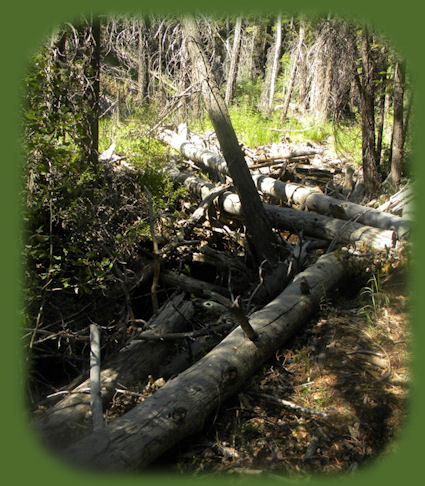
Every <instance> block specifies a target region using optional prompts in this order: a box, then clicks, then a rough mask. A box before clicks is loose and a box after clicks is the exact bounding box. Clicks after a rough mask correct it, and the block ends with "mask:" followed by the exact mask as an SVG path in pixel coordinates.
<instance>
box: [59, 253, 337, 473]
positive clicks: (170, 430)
mask: <svg viewBox="0 0 425 486" xmlns="http://www.w3.org/2000/svg"><path fill="white" fill-rule="evenodd" d="M343 274H344V265H343V264H342V262H341V261H339V260H338V259H337V257H336V256H335V255H334V254H332V253H329V254H326V255H324V256H322V257H320V258H319V259H318V261H317V262H316V264H314V265H312V266H311V267H309V268H308V269H307V270H305V271H304V272H302V273H301V274H299V275H298V276H296V277H295V279H294V281H293V282H292V284H291V285H289V286H288V287H287V288H286V289H285V290H284V291H283V292H282V293H281V294H280V295H279V296H278V297H276V298H275V299H274V300H273V301H272V302H270V304H268V305H267V306H266V307H264V308H263V309H262V310H260V311H258V312H255V313H254V314H252V315H251V316H250V319H249V322H250V324H251V326H252V327H253V328H254V330H255V332H256V333H257V335H258V338H257V340H256V341H255V343H254V342H252V341H250V340H249V339H247V338H246V337H245V336H244V333H243V331H242V329H240V328H239V327H238V328H237V329H235V330H234V331H233V332H232V333H231V334H229V336H227V337H226V338H225V339H224V340H223V341H222V342H221V343H220V344H219V345H218V346H216V347H215V348H214V349H213V350H212V351H211V352H210V353H208V354H207V355H206V356H204V357H203V358H202V359H201V360H200V361H198V362H197V363H196V364H195V365H193V366H192V367H191V368H189V369H187V370H186V371H184V372H183V373H181V374H180V375H179V376H177V377H176V378H174V379H172V380H170V381H169V382H168V383H167V384H166V385H165V386H163V387H162V388H161V389H159V390H158V391H157V392H155V393H154V394H153V395H152V396H151V397H149V398H147V399H146V400H145V401H144V402H142V403H141V404H139V405H138V406H136V407H135V408H134V409H132V410H131V411H130V412H128V413H126V414H125V415H123V416H122V417H120V418H119V419H117V420H116V421H114V422H113V423H111V424H110V425H108V426H107V427H106V428H104V429H103V430H102V431H98V432H94V433H92V434H91V435H90V436H88V437H86V438H84V439H82V440H81V441H79V442H77V443H75V444H73V445H72V446H71V447H69V448H68V449H67V450H66V451H65V452H64V454H63V456H64V458H65V460H66V461H67V462H70V463H72V464H75V465H77V466H80V467H85V468H88V469H98V470H104V471H106V470H135V469H140V468H143V467H146V466H147V465H149V464H150V463H152V461H154V460H155V459H156V458H158V457H159V456H160V455H161V454H162V453H164V452H165V451H166V450H167V449H169V448H170V447H171V446H173V445H174V444H176V443H178V442H179V441H180V440H182V439H183V438H185V437H187V436H189V435H190V434H192V433H195V432H197V431H199V430H201V429H202V428H203V426H204V425H205V422H206V420H207V419H208V417H210V416H211V414H212V413H214V412H215V411H216V410H217V409H218V408H219V407H220V405H221V404H222V403H223V401H224V400H226V399H227V398H228V397H230V396H231V395H233V394H235V393H236V392H237V391H238V390H239V389H240V388H241V387H242V386H243V384H244V383H245V382H246V381H247V379H248V378H249V377H250V376H251V375H252V374H253V373H254V372H255V371H256V370H257V369H258V368H259V367H260V366H261V364H262V363H264V362H265V361H266V360H267V359H269V358H270V357H271V356H272V355H273V353H274V352H275V350H276V349H278V348H279V347H280V346H282V345H283V344H284V343H285V341H286V340H287V339H288V338H289V337H290V336H292V334H293V333H294V331H295V330H296V329H297V328H299V327H300V326H302V325H303V324H304V323H305V322H306V320H307V318H308V317H309V316H310V315H311V313H312V311H313V310H314V308H315V307H316V306H317V305H318V303H319V301H320V299H321V298H322V296H323V295H324V293H325V291H327V290H329V289H330V288H332V287H333V286H334V285H335V284H336V283H337V282H338V281H339V279H340V278H341V277H342V275H343ZM302 281H303V282H304V283H305V282H308V292H306V290H305V286H303V287H304V288H301V285H300V283H301V282H302Z"/></svg>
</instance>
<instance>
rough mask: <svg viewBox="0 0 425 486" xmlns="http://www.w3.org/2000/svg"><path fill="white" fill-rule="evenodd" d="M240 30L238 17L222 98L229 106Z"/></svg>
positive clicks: (240, 20) (236, 70)
mask: <svg viewBox="0 0 425 486" xmlns="http://www.w3.org/2000/svg"><path fill="white" fill-rule="evenodd" d="M241 31H242V18H241V17H238V18H237V19H236V25H235V35H234V39H233V49H232V58H231V60H230V67H229V72H228V75H227V84H226V95H225V98H224V100H225V102H226V105H227V106H229V105H230V103H231V102H232V97H233V89H234V86H235V83H236V77H237V73H238V65H239V53H240V47H241Z"/></svg>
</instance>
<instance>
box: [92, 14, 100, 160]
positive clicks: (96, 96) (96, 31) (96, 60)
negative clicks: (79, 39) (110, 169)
mask: <svg viewBox="0 0 425 486" xmlns="http://www.w3.org/2000/svg"><path fill="white" fill-rule="evenodd" d="M91 28H92V38H93V52H92V56H91V60H90V68H91V93H92V95H91V97H92V99H91V103H90V106H91V109H92V113H91V121H90V132H91V133H90V136H89V157H90V161H91V163H92V164H93V166H94V167H97V165H98V160H99V114H100V113H99V101H100V87H99V86H100V85H99V82H100V19H99V17H94V18H93V20H92V25H91Z"/></svg>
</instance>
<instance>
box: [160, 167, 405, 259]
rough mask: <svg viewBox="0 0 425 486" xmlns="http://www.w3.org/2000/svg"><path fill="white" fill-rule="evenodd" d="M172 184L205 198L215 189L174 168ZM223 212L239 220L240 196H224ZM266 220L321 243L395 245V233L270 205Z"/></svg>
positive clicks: (384, 246) (378, 246)
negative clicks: (182, 185)
mask: <svg viewBox="0 0 425 486" xmlns="http://www.w3.org/2000/svg"><path fill="white" fill-rule="evenodd" d="M167 173H168V175H169V176H170V178H171V179H172V180H174V181H175V182H178V183H181V184H184V185H185V186H186V187H188V189H189V190H190V191H191V192H192V193H193V194H195V195H197V196H198V197H201V198H202V197H203V196H202V195H203V194H204V193H208V192H209V191H210V190H211V189H212V187H214V186H213V184H211V183H209V182H205V181H204V180H202V179H199V178H197V177H195V176H192V175H189V174H185V173H181V172H180V171H179V170H178V169H176V168H172V169H169V171H168V172H167ZM218 205H219V207H220V209H221V210H224V211H226V212H227V213H229V214H230V215H232V216H236V217H240V214H241V213H240V211H241V209H240V202H239V198H238V196H237V194H234V193H231V192H225V193H224V194H222V195H221V196H220V197H219V199H218ZM264 208H265V210H266V214H267V216H268V217H269V218H270V221H271V222H272V224H273V225H274V226H275V227H277V228H281V229H287V230H290V231H293V232H299V231H303V232H304V235H309V236H313V237H315V238H319V239H322V238H323V239H326V240H335V242H336V243H340V244H349V243H352V244H364V245H368V246H370V247H372V248H374V249H376V250H385V249H386V248H391V247H392V246H393V245H394V242H395V239H396V235H395V233H394V232H393V231H390V230H387V231H384V230H380V229H377V228H373V227H371V226H366V225H362V224H359V223H354V222H351V221H344V220H341V219H336V218H330V217H328V216H323V215H321V214H312V213H306V212H305V211H300V210H297V209H291V208H280V207H278V206H273V205H271V204H264Z"/></svg>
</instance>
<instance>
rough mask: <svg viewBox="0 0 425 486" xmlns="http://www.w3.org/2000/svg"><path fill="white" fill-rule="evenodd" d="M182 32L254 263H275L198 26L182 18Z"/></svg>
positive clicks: (268, 229)
mask: <svg viewBox="0 0 425 486" xmlns="http://www.w3.org/2000/svg"><path fill="white" fill-rule="evenodd" d="M183 29H184V32H185V35H186V38H187V42H188V50H189V54H190V57H191V59H192V64H193V71H194V73H196V74H197V76H198V79H199V81H200V82H201V85H202V87H201V89H202V96H203V99H204V102H205V105H206V108H207V112H208V115H209V117H210V119H211V122H212V124H213V126H214V130H215V132H216V135H217V138H218V141H219V143H220V147H221V151H222V153H223V155H224V159H225V161H226V163H227V167H228V169H229V173H230V176H231V177H232V179H233V183H234V185H235V188H236V191H237V193H238V194H239V197H240V201H241V204H242V208H243V209H242V211H243V217H244V222H245V224H246V227H247V229H248V234H249V235H250V237H251V239H252V246H253V253H254V256H255V258H256V259H257V261H258V262H261V261H262V260H264V259H265V260H268V261H269V262H276V261H277V257H278V255H277V251H276V246H275V245H276V241H275V236H274V233H273V232H272V230H271V227H270V225H269V223H268V221H267V217H266V215H265V213H264V209H263V207H262V203H261V200H260V197H259V195H258V192H257V190H256V189H255V186H254V182H253V181H252V178H251V175H250V172H249V170H248V166H247V165H246V161H245V158H244V155H243V153H242V151H241V148H240V146H239V143H238V139H237V137H236V133H235V131H234V129H233V126H232V123H231V121H230V116H229V113H228V111H227V108H226V105H225V103H224V100H223V98H222V97H221V95H220V92H219V89H218V86H217V84H216V82H215V80H214V78H213V76H212V73H211V69H210V66H209V64H208V60H207V57H206V55H205V53H204V52H203V50H202V47H201V46H202V43H201V37H200V33H199V30H198V26H197V25H196V22H195V20H194V19H192V18H186V19H184V20H183Z"/></svg>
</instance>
